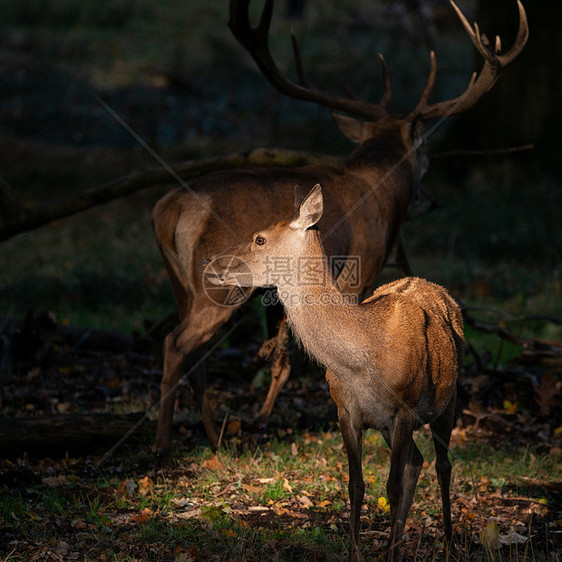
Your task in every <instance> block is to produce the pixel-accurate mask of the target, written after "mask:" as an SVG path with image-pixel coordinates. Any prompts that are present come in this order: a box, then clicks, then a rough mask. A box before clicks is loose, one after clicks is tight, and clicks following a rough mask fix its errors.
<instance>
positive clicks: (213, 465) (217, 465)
mask: <svg viewBox="0 0 562 562" xmlns="http://www.w3.org/2000/svg"><path fill="white" fill-rule="evenodd" d="M201 466H202V467H203V468H207V469H209V470H212V471H217V470H221V469H224V464H223V463H222V462H221V461H219V458H218V456H217V455H215V456H214V457H213V458H212V459H207V460H206V461H203V462H202V463H201Z"/></svg>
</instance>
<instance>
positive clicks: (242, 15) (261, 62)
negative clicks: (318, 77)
mask: <svg viewBox="0 0 562 562" xmlns="http://www.w3.org/2000/svg"><path fill="white" fill-rule="evenodd" d="M229 4H230V18H229V20H228V26H229V27H230V29H231V31H232V33H233V35H234V37H236V39H237V40H238V42H239V43H240V44H241V45H242V46H243V47H244V48H245V49H246V50H247V51H248V52H249V53H250V55H251V56H252V58H253V59H254V60H255V61H256V63H257V65H258V67H259V69H260V70H261V72H262V74H263V75H264V76H265V78H267V80H268V81H269V82H270V84H271V85H272V86H273V87H274V88H276V89H277V90H279V91H280V92H281V93H283V94H285V95H287V96H289V97H292V98H297V99H300V100H305V101H310V102H314V103H316V104H318V105H323V106H324V107H328V108H330V109H337V110H339V111H343V112H345V113H350V114H352V115H356V116H357V117H363V118H366V119H373V120H377V119H382V118H384V117H386V116H387V115H388V114H387V112H386V109H385V106H386V103H387V101H388V99H389V98H390V85H389V82H388V73H387V71H386V65H385V63H384V59H382V57H381V63H382V65H383V66H382V67H383V79H384V84H385V89H384V94H383V97H382V100H381V103H380V104H374V103H369V102H366V101H362V100H355V99H348V98H340V97H337V96H332V95H330V94H325V93H322V92H319V91H318V90H315V89H314V88H312V87H311V86H310V83H309V82H308V80H307V79H306V76H305V74H304V69H303V65H302V61H301V56H300V51H299V47H298V44H297V41H296V39H295V37H294V35H293V37H292V42H293V53H294V56H295V63H296V68H297V75H298V77H299V80H300V82H301V85H299V84H296V83H295V82H292V81H291V80H289V79H287V78H286V77H285V76H283V74H282V73H281V72H280V71H279V69H278V68H277V65H276V64H275V61H274V60H273V58H272V56H271V53H270V51H269V45H268V33H269V27H270V25H271V16H272V13H273V0H266V2H265V6H264V8H263V11H262V13H261V17H260V21H259V23H258V26H257V27H255V28H253V27H252V26H251V25H250V20H249V16H248V6H249V4H250V1H249V0H230V2H229Z"/></svg>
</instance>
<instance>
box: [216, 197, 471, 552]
mask: <svg viewBox="0 0 562 562" xmlns="http://www.w3.org/2000/svg"><path fill="white" fill-rule="evenodd" d="M321 214H322V193H321V190H320V187H319V186H316V187H315V188H314V189H313V190H312V191H311V193H310V194H309V195H308V196H307V198H306V199H305V201H304V202H303V203H302V205H301V207H300V210H299V213H298V214H297V215H296V216H295V217H294V218H293V219H291V220H286V221H282V222H279V223H277V224H275V225H273V226H272V227H270V228H267V229H265V230H262V231H258V233H256V234H255V235H254V237H253V242H252V243H251V244H246V245H241V246H238V247H235V248H232V249H230V250H228V251H227V252H226V255H228V256H234V257H235V258H238V260H235V262H234V265H233V262H232V261H231V260H230V258H229V259H225V258H224V256H217V257H215V258H213V259H211V260H210V263H209V264H208V269H207V270H206V271H207V275H208V278H209V280H210V281H212V282H214V283H217V284H222V285H225V284H226V285H228V284H231V285H241V286H254V287H260V286H267V285H270V284H271V279H270V274H269V272H268V270H267V263H268V261H269V260H271V259H275V258H278V257H281V256H285V257H288V256H290V260H291V269H290V274H288V275H286V276H284V278H282V279H278V280H276V282H275V283H274V284H275V286H276V287H277V291H278V294H279V298H280V300H281V302H282V303H283V306H284V308H285V311H286V314H287V318H288V321H289V324H290V326H291V328H292V331H293V333H294V334H295V335H296V336H297V338H298V339H299V340H300V341H301V343H302V345H303V347H304V348H305V349H306V350H307V351H308V353H309V354H310V355H311V356H312V357H313V358H315V359H316V360H317V361H318V362H320V363H322V364H323V365H324V366H325V367H326V368H327V372H326V378H327V380H328V383H329V385H330V392H331V394H332V397H333V399H334V401H335V402H336V404H337V407H338V418H339V422H340V427H341V431H342V436H343V440H344V444H345V447H346V451H347V454H348V460H349V472H350V479H349V494H350V504H351V518H350V521H351V550H350V558H351V559H353V560H359V559H361V556H360V553H359V548H358V542H359V526H360V525H359V517H360V511H361V503H362V500H363V495H364V488H365V486H364V481H363V476H362V466H361V465H362V461H361V438H362V432H363V430H365V429H367V428H375V429H378V430H380V431H381V432H382V434H383V436H384V438H385V440H386V441H387V443H388V445H389V446H390V448H391V467H390V476H389V479H388V483H387V491H388V496H389V501H390V506H391V533H390V539H389V547H388V553H389V558H397V557H399V554H400V541H401V537H402V532H403V528H404V524H405V522H406V518H407V515H408V512H409V510H410V505H411V502H412V498H413V494H414V490H415V486H416V483H417V479H418V476H419V472H420V470H421V465H422V463H423V458H422V456H421V453H420V452H419V450H418V448H417V447H416V445H415V443H414V441H413V439H412V433H413V431H414V430H415V429H417V428H419V427H420V426H421V425H423V424H426V423H429V424H430V427H431V429H432V432H433V437H434V442H435V449H436V453H437V461H436V470H437V474H438V478H439V483H440V486H441V492H442V500H443V519H444V525H445V535H446V537H447V539H448V540H450V539H451V534H452V529H451V516H450V504H449V483H450V476H451V465H450V463H449V460H448V456H447V451H448V445H449V439H450V434H451V430H452V427H453V421H454V407H455V398H456V381H457V376H458V372H459V369H460V367H461V364H462V361H463V356H464V343H463V322H462V314H461V312H460V309H459V307H458V305H457V304H456V303H455V301H454V300H453V299H452V298H451V297H450V296H449V294H448V293H447V292H446V291H445V289H443V288H442V287H440V286H438V285H435V284H433V283H430V282H428V281H425V280H423V279H419V278H412V277H408V278H404V279H400V280H398V281H395V282H393V283H389V284H387V285H384V286H382V287H380V288H379V289H378V290H376V291H375V292H374V293H373V295H372V296H371V297H369V298H368V299H367V300H365V301H363V302H362V303H360V304H356V303H353V302H350V299H349V298H348V295H346V294H344V293H342V291H341V290H340V288H339V287H338V286H337V284H336V282H335V281H334V280H333V279H332V277H331V274H330V271H329V269H328V262H327V260H325V259H323V258H324V257H325V254H324V253H323V248H322V244H321V242H320V237H319V234H318V231H317V230H315V229H311V227H312V226H314V225H315V224H316V223H317V222H318V220H319V217H320V215H321ZM310 263H314V264H315V266H317V267H315V268H314V272H315V273H314V275H313V276H312V277H311V272H310V268H309V267H308V265H310ZM238 264H242V265H238ZM320 264H322V267H319V265H320ZM303 268H304V269H305V270H306V272H305V271H304V270H303ZM248 271H249V272H250V274H251V275H248ZM304 273H306V276H307V277H306V283H303V282H302V281H301V280H302V279H303V274H304Z"/></svg>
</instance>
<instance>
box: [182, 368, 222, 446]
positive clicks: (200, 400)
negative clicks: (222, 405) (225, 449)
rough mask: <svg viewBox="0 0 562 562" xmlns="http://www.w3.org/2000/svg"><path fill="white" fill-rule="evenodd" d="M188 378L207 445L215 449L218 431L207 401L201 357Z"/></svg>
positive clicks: (217, 443)
mask: <svg viewBox="0 0 562 562" xmlns="http://www.w3.org/2000/svg"><path fill="white" fill-rule="evenodd" d="M189 380H190V382H191V388H192V389H193V394H194V396H195V401H196V402H197V406H198V408H199V411H200V412H201V420H202V421H203V427H204V428H205V433H206V434H207V439H208V440H209V445H210V446H211V449H213V450H215V449H216V448H217V447H218V445H219V432H218V430H217V425H216V423H215V416H214V411H213V409H212V408H211V404H210V403H209V396H208V394H207V370H206V368H205V365H204V363H203V361H202V358H201V359H200V360H199V361H197V363H196V366H195V367H194V370H193V372H192V374H191V376H190V378H189Z"/></svg>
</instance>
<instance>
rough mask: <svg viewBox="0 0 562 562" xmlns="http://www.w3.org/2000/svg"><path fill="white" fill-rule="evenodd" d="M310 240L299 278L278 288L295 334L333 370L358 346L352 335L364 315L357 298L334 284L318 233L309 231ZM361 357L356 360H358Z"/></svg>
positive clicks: (309, 351)
mask: <svg viewBox="0 0 562 562" xmlns="http://www.w3.org/2000/svg"><path fill="white" fill-rule="evenodd" d="M307 238H309V239H310V240H308V241H307V247H306V251H305V252H303V253H302V254H301V255H300V256H299V258H295V259H296V260H297V262H298V266H299V270H298V273H297V275H296V276H295V277H293V278H292V279H291V280H290V282H285V283H279V284H278V287H277V289H278V293H279V299H280V300H281V302H282V303H283V305H284V308H285V312H286V314H287V320H288V322H289V325H290V326H291V329H292V331H293V333H294V335H295V336H296V337H297V339H298V340H299V341H300V343H301V344H302V346H303V347H304V349H305V350H306V351H307V352H308V353H309V354H310V355H311V356H312V357H313V358H314V359H316V360H317V361H318V362H319V363H321V364H323V365H325V366H326V367H328V368H330V366H331V365H332V364H334V365H338V364H341V361H342V360H341V357H342V355H344V354H346V355H349V350H350V349H351V348H352V347H353V346H356V345H358V342H357V340H356V338H355V337H351V334H352V333H354V332H355V331H356V330H355V328H357V322H361V319H360V316H361V314H360V312H359V306H358V305H357V300H356V299H357V295H354V294H344V293H342V291H340V289H339V288H338V286H337V284H336V282H335V281H334V279H333V277H332V273H331V270H330V267H329V262H328V259H327V258H326V255H325V253H324V252H323V249H322V246H321V243H320V238H319V235H318V232H316V231H313V232H310V233H309V235H308V236H307ZM286 281H288V279H286ZM347 334H349V335H350V337H349V341H347V340H348V338H347V337H346V335H347ZM361 355H362V354H361V353H358V354H357V355H356V357H355V358H354V360H357V361H359V360H360V356H361ZM350 368H352V369H354V368H356V366H353V367H350Z"/></svg>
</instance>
